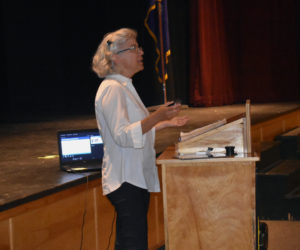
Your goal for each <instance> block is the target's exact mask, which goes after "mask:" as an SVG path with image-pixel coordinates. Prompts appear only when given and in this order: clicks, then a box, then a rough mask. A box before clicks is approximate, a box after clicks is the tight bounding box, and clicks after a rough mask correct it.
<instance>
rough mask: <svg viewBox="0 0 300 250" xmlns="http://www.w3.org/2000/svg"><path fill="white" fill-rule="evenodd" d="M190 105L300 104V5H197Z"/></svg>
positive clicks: (291, 0) (255, 1)
mask: <svg viewBox="0 0 300 250" xmlns="http://www.w3.org/2000/svg"><path fill="white" fill-rule="evenodd" d="M190 14H191V15H190V37H191V40H190V73H189V75H190V91H189V97H190V99H189V100H190V104H191V105H194V106H213V105H225V104H232V103H238V102H244V101H245V100H246V99H247V98H250V99H251V101H252V102H278V101H295V100H296V101H299V100H300V84H299V43H300V41H299V30H300V27H299V1H296V0H286V1H282V0H264V1H261V0H246V1H239V0H223V1H219V0H191V1H190Z"/></svg>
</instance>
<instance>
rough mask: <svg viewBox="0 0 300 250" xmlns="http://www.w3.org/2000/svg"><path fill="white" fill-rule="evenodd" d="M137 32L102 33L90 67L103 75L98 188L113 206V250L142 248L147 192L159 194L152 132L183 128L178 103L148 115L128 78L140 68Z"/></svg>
mask: <svg viewBox="0 0 300 250" xmlns="http://www.w3.org/2000/svg"><path fill="white" fill-rule="evenodd" d="M136 38H137V33H136V31H134V30H132V29H127V28H123V29H120V30H117V31H115V32H112V33H109V34H107V35H106V36H105V37H104V38H103V40H102V42H101V43H100V45H99V47H98V49H97V52H96V54H95V55H94V58H93V70H94V71H95V73H96V74H97V75H98V76H99V77H100V78H103V77H105V79H104V80H103V82H102V83H101V85H100V86H99V89H98V91H97V94H96V98H95V111H96V118H97V123H98V127H99V130H100V132H101V134H102V137H103V141H104V159H103V166H102V188H103V195H106V196H107V198H108V199H109V200H110V202H111V203H112V204H113V206H114V207H115V209H116V213H117V221H116V243H115V249H132V250H133V249H136V250H144V249H147V246H148V243H147V211H148V205H149V192H159V191H160V187H159V180H158V174H157V168H156V166H155V151H154V139H155V131H156V130H159V129H162V128H166V127H171V126H182V125H184V124H185V123H186V122H187V118H186V117H176V115H177V114H178V112H179V111H180V104H175V105H173V106H170V107H168V104H170V102H169V103H167V104H165V105H163V106H161V107H160V108H158V109H157V110H156V111H155V112H153V113H151V114H149V112H148V111H147V109H146V108H145V106H144V104H143V102H142V101H141V99H140V97H139V95H138V93H137V92H136V90H135V88H134V86H133V84H132V79H131V78H132V77H133V75H134V74H136V73H137V72H139V71H141V70H143V69H144V65H143V54H144V52H143V50H142V48H140V47H139V46H138V43H137V40H136Z"/></svg>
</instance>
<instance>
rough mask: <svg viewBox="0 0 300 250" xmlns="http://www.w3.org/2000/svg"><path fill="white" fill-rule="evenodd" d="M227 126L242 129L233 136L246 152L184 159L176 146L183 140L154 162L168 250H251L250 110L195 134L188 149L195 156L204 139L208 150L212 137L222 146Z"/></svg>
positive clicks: (253, 218)
mask: <svg viewBox="0 0 300 250" xmlns="http://www.w3.org/2000/svg"><path fill="white" fill-rule="evenodd" d="M246 111H247V104H246ZM231 123H232V126H234V127H236V124H241V126H239V127H241V128H242V129H238V130H239V131H240V134H239V133H237V130H236V129H233V131H234V132H232V133H235V134H234V138H235V141H236V139H237V137H239V136H240V137H241V138H243V143H242V144H243V147H242V148H243V150H244V152H238V153H237V154H236V155H234V156H230V157H229V156H226V155H224V156H223V155H222V153H220V151H218V153H217V154H216V155H209V156H208V155H206V156H205V154H204V153H205V152H200V153H197V152H194V156H193V154H192V153H191V152H188V153H187V154H185V155H184V154H183V153H182V152H187V151H188V150H187V151H186V148H185V147H184V146H182V144H181V145H180V143H183V144H184V143H185V144H186V142H187V141H185V142H180V143H178V145H176V148H175V147H174V146H173V147H169V148H167V150H166V151H165V152H164V153H163V154H162V155H161V156H160V157H159V158H158V160H157V163H158V164H161V165H162V183H163V204H164V223H165V246H166V249H169V250H183V249H191V250H196V249H204V250H209V249H214V250H215V249H222V250H223V249H228V250H229V249H230V250H232V249H237V250H241V249H243V250H247V249H252V250H253V249H255V244H256V240H255V239H256V215H255V161H258V160H259V159H258V157H256V156H253V155H252V154H251V138H250V137H251V135H250V133H249V131H247V130H249V129H250V126H249V123H250V116H249V107H248V111H247V112H246V115H245V117H244V118H242V119H240V118H239V119H238V120H234V121H232V122H229V123H228V122H227V123H225V124H224V125H221V126H218V127H217V128H213V129H212V130H209V131H206V132H204V133H202V134H201V135H197V136H199V138H200V140H196V139H195V138H196V137H197V136H195V137H194V138H193V139H192V142H193V143H191V144H190V143H188V145H189V146H190V147H191V148H192V151H193V150H195V148H198V149H201V148H203V147H202V145H201V141H202V140H203V141H205V145H206V146H207V143H208V141H209V140H208V138H209V137H210V136H212V137H213V138H214V143H215V138H216V136H215V135H216V134H217V135H218V136H219V137H220V141H222V140H223V139H224V138H230V136H229V135H228V133H231V132H230V131H231V130H230V129H228V128H230V127H231V125H230V124H231ZM222 128H224V129H222ZM205 134H207V136H205ZM245 140H246V141H245ZM237 141H240V140H237ZM190 142H191V141H190ZM227 143H228V140H226V144H227ZM240 144H241V143H240ZM191 145H192V146H191ZM249 145H250V148H249ZM223 146H224V147H225V146H227V145H223ZM231 146H234V145H231ZM218 147H219V148H221V147H222V145H221V143H218ZM178 150H179V152H178ZM210 150H211V149H210ZM212 152H213V150H212Z"/></svg>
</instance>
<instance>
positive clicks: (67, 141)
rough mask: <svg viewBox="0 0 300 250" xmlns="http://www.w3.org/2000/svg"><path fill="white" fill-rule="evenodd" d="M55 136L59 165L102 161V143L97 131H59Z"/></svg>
mask: <svg viewBox="0 0 300 250" xmlns="http://www.w3.org/2000/svg"><path fill="white" fill-rule="evenodd" d="M57 135H58V148H59V157H60V162H61V164H64V163H70V162H77V161H90V160H101V159H102V157H103V141H102V137H101V135H100V134H99V131H98V129H89V130H74V131H60V132H58V134H57Z"/></svg>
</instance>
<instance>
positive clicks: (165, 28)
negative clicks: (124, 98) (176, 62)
mask: <svg viewBox="0 0 300 250" xmlns="http://www.w3.org/2000/svg"><path fill="white" fill-rule="evenodd" d="M148 1H149V7H148V11H147V15H146V18H145V21H144V23H145V26H146V28H147V30H148V32H149V34H150V36H151V37H152V38H153V40H154V41H155V51H156V53H157V59H156V61H155V70H156V72H157V75H158V80H159V81H160V82H165V81H163V76H162V74H163V73H162V71H163V70H162V64H161V54H160V51H161V39H162V46H163V58H164V62H163V66H164V80H167V79H168V73H167V64H168V57H169V56H170V54H171V50H170V40H169V25H168V6H167V0H148ZM159 3H160V4H161V27H160V21H159V20H160V17H159ZM161 35H162V37H161Z"/></svg>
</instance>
